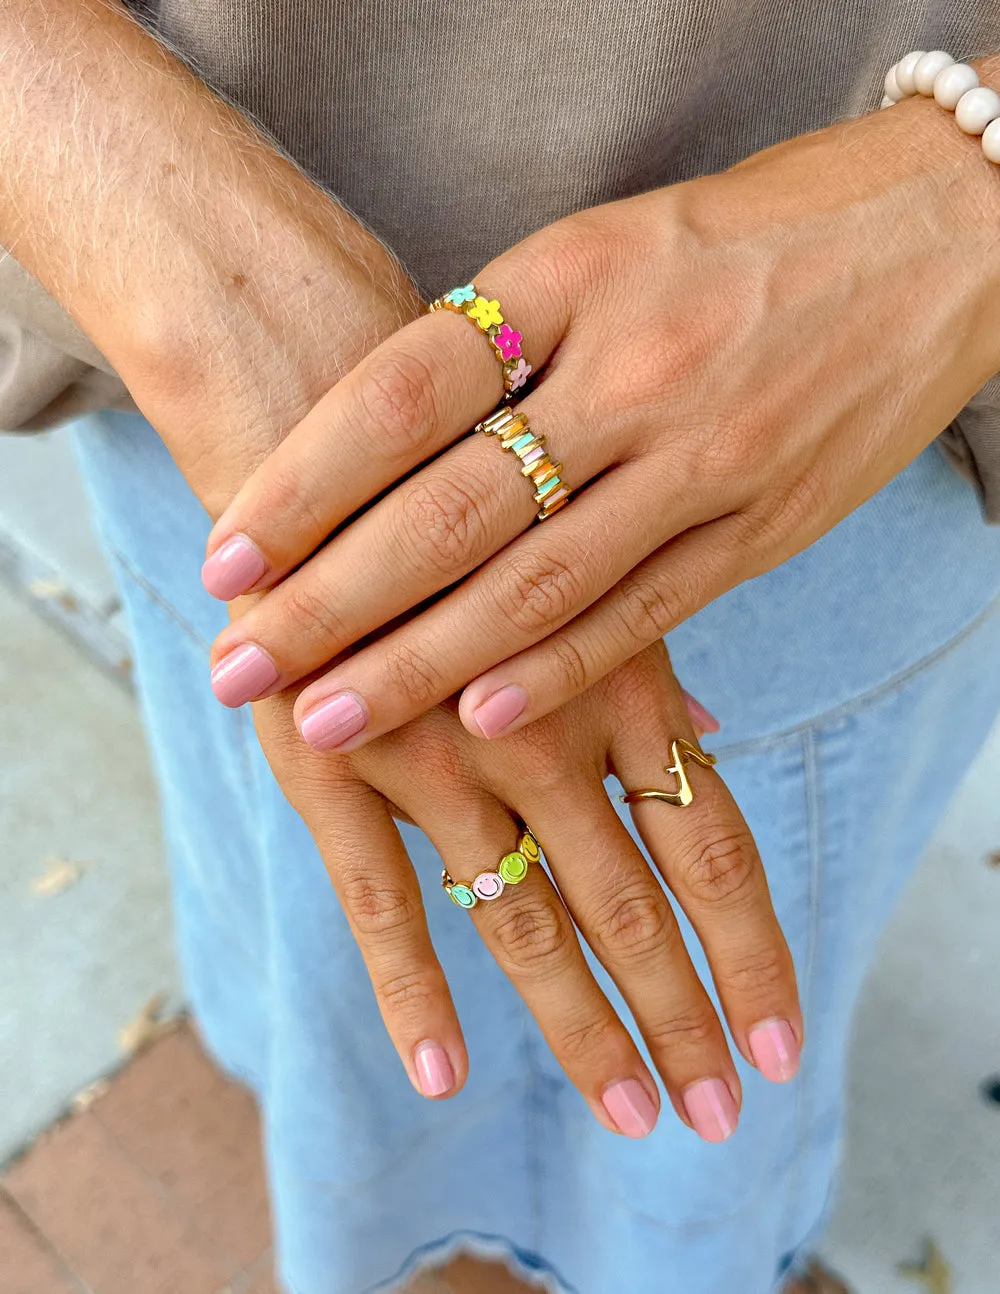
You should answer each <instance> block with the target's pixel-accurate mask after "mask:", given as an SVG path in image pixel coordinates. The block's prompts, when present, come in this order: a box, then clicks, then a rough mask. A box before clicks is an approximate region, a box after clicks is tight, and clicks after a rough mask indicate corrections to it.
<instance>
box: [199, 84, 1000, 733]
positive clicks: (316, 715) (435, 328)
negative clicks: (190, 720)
mask: <svg viewBox="0 0 1000 1294" xmlns="http://www.w3.org/2000/svg"><path fill="white" fill-rule="evenodd" d="M998 213H1000V176H998V175H997V174H996V173H995V169H994V168H992V167H991V166H990V165H989V164H988V163H987V162H985V161H984V159H983V158H982V156H981V150H980V149H979V147H978V144H977V143H976V142H975V141H970V140H967V139H964V138H963V137H962V135H961V134H960V132H959V131H957V130H956V128H955V124H954V122H953V121H952V120H949V117H948V115H947V114H946V113H944V112H942V111H941V110H940V109H939V108H938V107H937V106H936V105H935V104H934V103H933V102H928V101H926V100H909V101H907V102H906V103H904V104H901V105H900V106H898V107H896V108H893V109H892V110H891V111H887V112H883V113H880V114H875V115H873V116H870V117H866V118H862V119H859V120H856V121H851V122H848V123H845V124H842V125H838V126H835V127H832V128H830V129H828V130H824V131H822V132H820V133H817V134H814V135H809V136H805V137H803V138H800V139H796V140H793V141H791V142H789V143H787V144H784V145H781V146H779V147H776V148H772V149H770V150H768V151H767V152H764V153H761V154H759V155H758V156H755V157H753V158H751V159H749V160H748V161H746V162H744V163H743V164H741V165H740V166H738V167H736V168H735V169H734V170H732V171H731V172H727V173H726V174H723V175H720V176H715V177H710V178H705V179H700V180H696V181H694V182H691V183H686V184H681V185H677V186H674V187H671V188H667V189H661V190H658V191H656V192H652V193H648V194H645V195H642V196H640V197H636V198H631V199H628V200H626V201H622V202H617V203H613V204H610V205H608V206H604V207H600V208H596V209H594V210H591V211H586V212H583V213H581V214H579V215H574V216H571V217H570V218H568V219H566V220H562V221H560V222H558V223H556V224H554V225H552V226H550V227H548V228H546V229H544V230H542V231H541V232H539V233H538V234H535V235H533V236H532V237H530V238H528V239H527V240H526V241H525V242H523V243H521V244H519V245H518V246H516V247H515V248H513V249H512V250H511V251H510V252H507V253H505V254H504V255H502V256H500V257H499V258H498V259H496V260H495V261H493V262H492V263H491V264H490V265H489V266H487V267H486V268H485V269H484V270H483V271H482V273H481V274H479V275H477V276H476V285H477V287H478V289H479V290H480V291H481V292H482V293H483V294H485V295H486V296H488V297H490V298H498V299H499V301H500V303H501V305H502V307H503V310H504V315H505V318H506V319H507V320H508V321H509V322H510V323H511V324H513V326H514V327H515V328H517V329H519V330H521V331H522V332H523V335H524V342H523V349H524V353H525V356H526V357H527V359H528V360H529V361H530V362H531V363H532V364H534V365H535V367H536V369H537V370H539V371H540V374H539V379H538V382H537V385H536V386H535V388H534V389H533V390H531V391H530V393H529V394H528V395H527V398H526V399H524V400H523V402H522V403H521V404H520V406H519V409H520V410H521V411H523V412H524V413H525V414H526V415H527V416H528V418H529V419H530V424H531V427H532V429H533V430H534V431H535V432H536V433H537V434H543V435H544V436H545V437H546V440H547V444H546V448H547V450H548V452H549V453H550V455H551V457H552V458H553V459H554V460H559V461H561V462H562V463H564V464H565V469H564V472H563V473H562V475H563V476H564V477H565V479H566V481H567V482H569V483H570V484H571V485H573V486H575V487H576V489H577V494H576V497H575V498H573V499H572V500H571V501H570V503H569V505H568V506H566V507H564V508H563V509H562V510H561V511H560V512H559V513H558V514H557V515H555V516H554V517H553V518H552V519H551V520H550V521H547V522H546V524H545V525H544V526H541V527H532V526H531V524H530V523H531V521H532V518H533V517H534V515H535V513H536V511H537V507H536V505H535V504H534V503H533V502H532V497H531V495H532V491H531V489H530V488H529V487H528V485H527V483H526V481H525V480H524V479H523V478H522V476H521V474H520V472H519V471H518V468H519V466H520V464H519V463H518V462H517V461H516V460H515V459H514V457H513V455H511V454H504V453H501V452H500V449H499V447H498V445H497V444H495V443H491V442H490V441H489V440H487V439H486V438H484V437H483V436H481V435H478V434H477V435H471V436H470V435H466V434H465V433H466V432H467V430H468V428H469V427H470V426H472V425H473V424H474V423H475V422H476V421H477V419H480V418H482V417H483V416H484V415H486V414H487V413H488V412H489V411H490V410H491V409H492V408H493V407H494V406H495V404H496V401H497V399H498V397H499V396H500V394H501V392H500V380H499V367H498V365H497V364H496V362H495V360H494V357H493V354H492V353H491V352H492V349H493V348H492V346H491V345H489V344H488V342H487V340H486V339H485V337H484V336H483V335H482V334H481V333H479V332H478V330H477V328H476V327H475V326H474V325H473V324H472V323H470V321H469V320H468V319H465V318H459V317H458V316H457V315H455V314H453V313H451V312H448V311H439V312H436V313H434V314H430V315H427V316H425V317H423V318H421V319H419V320H417V321H416V322H415V323H413V324H411V325H409V326H408V327H406V328H404V329H403V330H402V331H401V332H399V333H398V334H397V335H396V336H394V337H393V338H391V339H390V340H389V341H387V342H386V343H384V344H383V345H381V346H380V347H379V348H378V349H377V350H375V351H374V352H373V353H372V354H371V355H370V356H369V357H368V358H367V359H366V360H365V361H364V362H363V363H361V364H360V365H359V366H358V367H357V368H356V369H355V370H354V371H353V372H352V373H350V374H349V375H348V376H347V377H345V378H344V379H343V380H342V381H341V382H340V383H339V384H338V385H337V386H336V387H334V389H333V390H332V391H331V392H330V393H329V395H327V396H326V397H325V398H324V399H323V400H321V401H320V403H319V404H318V405H317V406H316V408H315V409H313V410H312V411H311V412H310V413H309V415H308V416H307V417H306V418H305V419H304V420H303V422H302V423H301V425H299V426H298V427H297V428H296V429H295V430H294V431H293V432H292V434H291V435H290V436H289V437H288V439H287V440H286V442H285V443H284V444H283V445H282V446H281V447H280V448H279V449H278V450H277V452H276V453H275V454H273V455H272V456H271V457H270V458H269V459H268V460H267V462H266V463H265V464H264V465H263V466H262V467H261V469H260V470H259V471H258V472H257V473H256V474H255V476H254V477H253V478H252V479H251V481H250V482H249V483H248V484H247V486H246V487H245V488H244V489H243V490H242V491H241V492H240V494H239V495H238V497H237V498H236V500H235V502H234V503H233V504H232V506H231V507H230V508H228V509H227V510H226V512H225V514H224V516H223V517H222V518H221V520H220V521H219V523H218V525H217V526H216V528H215V530H214V532H213V534H212V537H211V541H210V544H209V553H210V557H209V561H208V563H207V568H206V571H207V582H208V584H209V587H210V588H212V587H216V588H217V591H224V592H225V593H226V594H227V595H231V593H232V592H233V589H232V587H229V588H226V589H225V590H222V589H219V586H217V585H215V584H214V580H215V579H217V578H218V572H219V570H220V569H221V568H222V567H224V566H225V565H226V562H227V559H231V558H233V557H234V556H236V557H239V558H240V559H241V560H242V561H243V562H245V566H244V568H243V573H244V576H245V578H246V580H247V581H248V582H251V583H252V584H253V586H254V587H255V588H257V589H261V588H266V587H268V586H269V585H271V584H277V587H276V588H274V589H273V590H272V591H271V592H270V593H269V594H268V596H267V597H266V598H264V599H263V600H261V601H260V602H258V604H257V605H256V606H255V607H254V608H253V609H252V610H251V611H249V612H248V613H247V614H246V615H245V616H243V617H242V618H240V619H239V620H238V621H237V622H236V623H235V624H233V625H231V626H230V627H229V628H227V629H226V630H225V631H224V632H223V634H222V635H220V637H219V639H218V641H217V643H216V645H215V649H214V653H213V661H214V663H215V680H216V691H217V695H219V697H220V699H221V700H223V701H224V702H226V703H227V704H239V703H241V702H243V701H246V700H248V699H250V697H251V696H253V695H260V694H262V693H267V692H270V691H275V690H278V689H281V688H284V687H286V686H287V685H288V684H289V683H290V682H292V681H294V680H296V679H299V678H302V677H304V676H305V675H307V674H308V673H310V672H311V671H314V670H317V669H319V668H320V667H322V666H323V665H324V664H325V663H326V662H328V661H330V660H331V659H333V658H335V657H339V660H338V663H337V664H336V665H335V666H334V668H333V669H332V670H330V672H328V673H327V674H325V675H323V676H321V677H319V678H317V679H316V680H315V681H313V682H312V683H310V685H309V686H308V687H306V689H305V690H304V691H303V693H302V695H301V696H300V698H299V702H298V705H297V709H296V718H297V722H298V724H299V728H300V730H301V732H302V734H303V736H304V737H305V739H306V740H307V741H308V742H309V743H310V744H312V745H313V746H315V747H317V748H321V749H331V748H337V749H340V750H342V751H345V750H350V749H353V748H356V747H357V746H359V745H360V744H362V743H363V742H365V741H367V740H370V739H371V738H372V737H375V736H378V735H379V734H381V733H384V732H387V731H389V730H391V729H393V728H395V727H397V726H398V725H400V724H403V723H406V722H407V721H408V720H410V719H412V718H413V717H414V716H415V715H417V714H420V713H421V712H423V711H424V710H426V709H427V708H428V707H429V706H432V705H434V704H436V703H437V702H439V701H441V700H442V699H443V698H445V697H448V696H450V695H452V694H453V693H454V692H455V691H456V690H457V689H459V688H461V687H463V686H465V685H466V684H470V680H475V681H474V682H471V684H470V685H469V686H467V687H466V688H465V693H464V695H463V697H462V703H461V715H462V719H463V721H464V723H465V726H466V727H467V728H468V729H469V731H470V732H471V733H473V734H476V735H485V736H488V737H494V736H497V735H498V734H499V733H501V732H511V731H513V730H514V729H516V728H517V727H519V726H521V725H523V724H526V723H528V722H530V721H533V720H535V719H537V718H538V717H539V716H540V715H544V714H547V713H549V712H551V711H552V710H554V709H556V708H558V707H559V706H560V705H562V704H564V703H565V702H566V701H567V700H568V699H569V698H570V697H572V696H575V695H577V694H579V693H581V692H582V691H584V690H585V689H586V688H587V687H589V686H591V685H592V684H593V683H594V681H595V680H596V679H599V678H601V677H602V676H603V675H604V674H605V673H606V672H607V671H608V670H609V669H611V668H612V667H613V666H615V665H616V664H618V663H619V662H621V661H623V660H625V659H627V658H629V657H630V656H632V655H633V654H634V653H635V652H636V651H638V650H640V649H641V648H642V647H644V646H645V645H646V644H648V643H650V642H652V641H654V640H655V639H657V638H659V637H660V636H661V635H663V634H664V633H665V632H667V631H668V630H669V629H670V628H671V627H672V626H674V625H676V624H677V623H678V622H679V621H681V620H683V619H684V618H685V617H687V616H688V615H690V614H691V613H692V612H693V611H695V610H696V609H698V608H699V607H700V606H702V605H703V604H705V603H706V602H708V601H710V600H711V599H712V598H714V597H716V596H718V595H719V594H720V593H722V592H723V591H725V590H726V589H728V588H730V587H731V586H732V585H734V584H736V583H738V582H740V581H742V580H744V579H746V578H748V577H750V576H753V575H756V574H758V573H760V572H763V571H765V570H767V569H769V568H770V567H773V566H775V565H777V564H779V563H780V562H781V561H783V560H785V559H786V558H787V557H789V556H791V555H792V554H793V553H795V552H796V551H798V550H799V549H801V548H803V547H805V546H806V545H808V544H809V543H811V542H812V541H813V540H815V539H816V538H817V537H818V536H819V535H821V534H822V533H823V532H824V531H826V530H827V529H829V528H830V527H831V526H833V525H834V524H835V523H836V522H837V521H838V520H840V519H841V518H842V517H843V516H845V514H847V513H848V512H850V511H851V510H852V509H853V508H855V507H857V506H858V505H859V504H860V503H861V502H863V501H864V500H865V499H866V498H868V497H869V496H870V495H871V494H873V493H874V492H875V491H877V490H878V489H879V488H880V487H881V486H882V485H884V484H885V483H886V482H887V481H888V480H889V479H890V478H891V477H892V476H894V475H895V474H896V473H897V472H899V471H900V470H901V468H902V467H903V466H904V465H905V464H906V463H908V462H909V461H910V460H911V459H912V458H913V457H914V456H915V455H916V454H917V453H919V452H920V450H922V449H923V448H924V447H925V446H926V445H927V444H928V443H929V442H930V441H931V440H932V439H933V438H934V436H935V435H936V434H937V433H938V432H940V430H941V429H942V428H943V427H945V426H946V425H947V424H948V422H949V421H950V420H951V419H952V417H953V416H954V415H955V414H956V413H957V412H958V411H959V409H960V408H961V407H962V405H963V404H964V403H965V402H966V401H967V399H968V398H969V397H970V396H971V395H972V394H973V393H974V392H975V391H976V390H977V389H978V387H980V386H981V385H982V383H983V382H984V381H985V380H986V379H987V377H988V376H989V375H990V374H991V373H992V372H994V371H995V370H996V369H997V368H998V367H1000V342H998V340H997V339H998V338H1000V293H998V292H997V278H998V262H1000V251H998V244H997V240H996V236H995V229H996V226H997V216H998ZM442 286H447V285H442ZM399 478H403V479H402V483H401V484H399V485H398V486H397V487H396V488H395V489H394V490H392V491H391V492H390V493H389V494H387V495H386V497H384V498H382V499H380V500H379V501H378V502H377V503H376V504H375V505H374V506H372V507H371V508H370V509H368V510H367V511H365V512H364V513H362V514H361V515H360V516H358V517H356V518H355V514H356V513H357V512H358V509H359V508H361V507H362V506H363V505H364V504H365V503H366V502H367V501H368V500H369V499H371V498H372V497H374V496H376V495H378V494H380V493H381V492H383V491H384V490H385V489H386V487H387V486H389V485H390V484H391V483H392V482H394V481H396V480H397V479H399ZM352 518H355V519H353V520H352ZM331 532H333V535H334V537H333V538H332V539H330V540H329V542H326V541H327V538H328V536H329V535H330V534H331ZM317 549H318V551H315V550H317ZM310 553H314V554H315V555H314V556H313V557H312V558H311V560H309V561H308V562H307V563H306V565H305V566H303V567H302V568H301V569H298V570H294V568H295V567H297V566H298V565H299V563H301V562H303V561H304V560H305V559H306V558H307V557H308V556H309V554H310ZM289 571H293V572H294V573H292V574H289ZM278 581H281V582H280V583H278ZM442 590H449V591H448V592H446V593H445V595H444V596H443V597H438V598H437V600H436V601H433V602H432V604H431V605H430V606H429V607H427V608H426V609H423V610H422V611H421V612H420V614H417V615H416V616H413V617H412V618H410V619H408V620H407V621H406V622H404V623H402V624H400V625H398V626H396V627H394V628H392V630H391V631H390V632H387V633H385V635H384V636H382V637H381V638H379V639H378V640H377V641H375V642H373V643H370V644H369V645H366V646H364V647H363V648H361V649H360V650H358V651H357V652H356V653H355V654H354V655H350V656H346V657H345V656H343V653H344V652H345V651H346V649H348V648H349V647H350V646H351V645H352V644H355V643H357V642H358V641H359V640H360V639H362V638H363V637H365V636H366V635H369V634H372V633H373V632H374V631H376V630H378V629H379V628H380V627H381V626H384V625H388V624H390V623H391V622H392V621H393V619H394V618H395V617H398V616H400V615H401V614H402V613H405V612H407V611H409V610H411V609H413V608H415V607H419V606H420V605H421V604H422V603H424V602H425V601H426V600H427V599H431V598H433V597H434V596H435V595H438V594H440V593H441V591H442ZM501 662H502V663H501Z"/></svg>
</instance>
